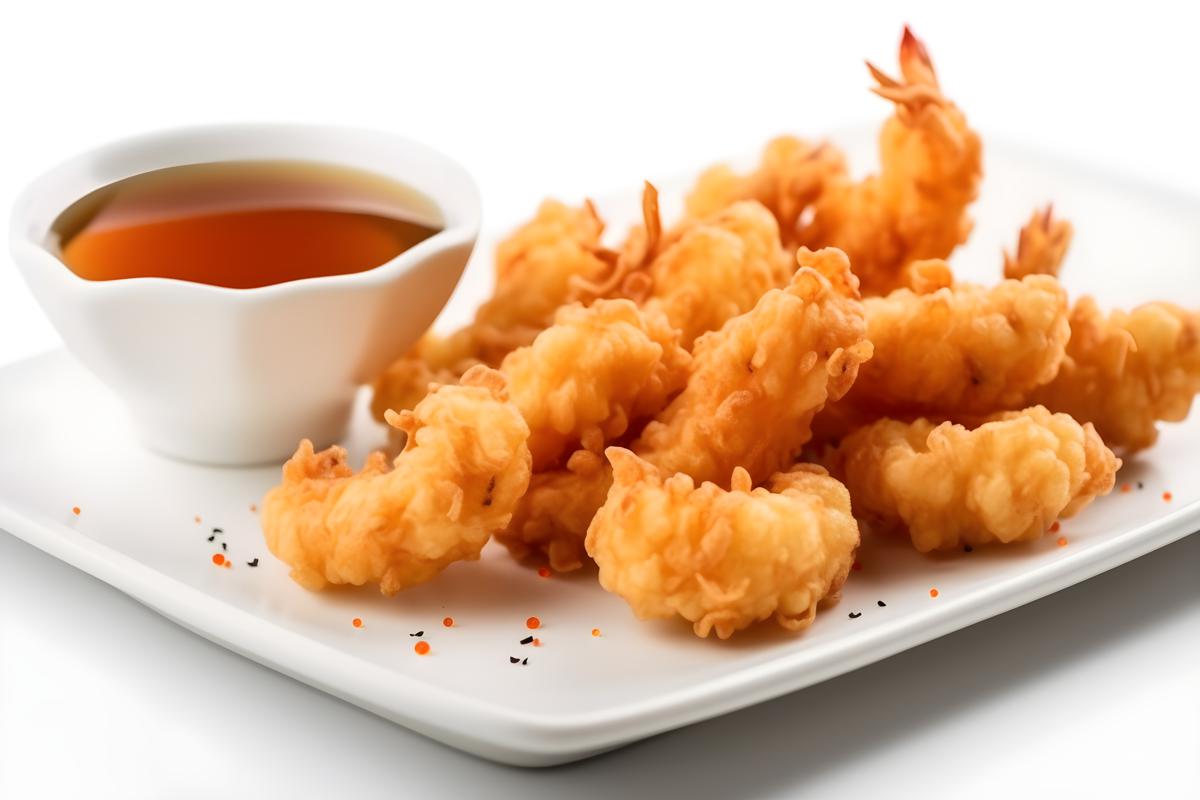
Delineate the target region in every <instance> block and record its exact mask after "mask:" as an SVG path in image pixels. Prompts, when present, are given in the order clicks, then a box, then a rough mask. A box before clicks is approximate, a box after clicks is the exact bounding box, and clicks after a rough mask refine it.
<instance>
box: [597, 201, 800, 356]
mask: <svg viewBox="0 0 1200 800" xmlns="http://www.w3.org/2000/svg"><path fill="white" fill-rule="evenodd" d="M642 216H643V222H642V225H641V226H639V227H635V228H634V229H633V231H632V232H631V233H630V235H629V239H628V240H627V241H626V242H625V245H624V247H623V248H622V249H621V252H619V253H616V254H612V255H610V256H609V260H610V261H612V264H613V267H612V269H611V271H610V272H609V274H608V275H607V276H605V278H604V279H603V280H601V281H585V280H582V279H580V280H576V281H575V282H574V283H575V286H576V288H577V290H578V292H579V296H580V298H581V299H584V300H587V299H588V298H592V297H628V298H630V299H633V300H636V301H637V302H638V303H641V304H643V305H645V306H647V307H652V308H656V309H658V310H660V311H662V312H663V313H664V314H666V316H667V319H669V320H670V322H671V324H672V325H673V326H675V327H676V328H678V329H679V330H680V334H681V341H682V343H683V346H684V347H686V348H690V347H691V346H692V343H693V342H694V341H695V339H696V337H698V336H700V334H702V333H705V332H707V331H710V330H716V329H717V328H719V327H721V325H723V324H724V323H725V321H726V320H727V319H729V318H730V317H734V316H737V315H738V314H741V313H742V312H744V311H748V310H750V309H751V308H752V307H753V306H754V304H755V302H757V301H758V298H759V297H761V296H762V294H763V293H764V292H766V291H767V290H768V289H774V288H777V287H780V286H784V285H785V284H787V282H788V280H789V279H790V278H791V276H792V272H794V271H795V267H794V261H793V258H792V257H791V256H790V255H788V252H787V251H786V250H785V249H784V247H783V244H782V243H781V242H780V239H779V225H778V223H777V222H776V221H775V218H774V217H773V216H771V213H770V212H769V211H768V210H767V209H766V208H764V207H763V206H762V205H761V204H760V203H757V202H753V201H745V202H734V203H732V204H730V205H728V206H725V207H722V208H720V209H718V210H716V211H715V212H714V213H713V214H712V215H710V216H708V217H705V218H703V219H689V220H685V221H684V222H683V223H682V224H680V225H678V226H677V227H676V228H674V229H672V230H671V231H668V232H665V233H664V232H663V230H662V220H661V219H660V218H659V213H658V190H657V189H655V188H654V186H653V185H651V184H650V183H647V184H646V187H645V190H644V192H643V195H642Z"/></svg>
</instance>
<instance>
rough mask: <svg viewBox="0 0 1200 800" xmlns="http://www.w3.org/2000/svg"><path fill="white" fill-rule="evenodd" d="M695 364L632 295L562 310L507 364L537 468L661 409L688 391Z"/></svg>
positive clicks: (665, 326) (656, 316) (504, 365)
mask: <svg viewBox="0 0 1200 800" xmlns="http://www.w3.org/2000/svg"><path fill="white" fill-rule="evenodd" d="M690 361H691V358H690V356H689V355H688V353H687V351H686V350H684V349H683V348H682V347H680V346H679V332H678V331H676V330H675V329H674V328H672V327H671V325H670V324H669V323H668V322H667V320H666V318H665V317H664V316H663V315H662V314H659V313H657V312H655V311H653V310H646V311H642V310H641V309H639V308H638V307H637V306H636V305H635V304H634V303H633V302H632V301H630V300H597V301H596V302H595V303H593V304H592V305H591V306H588V307H587V308H585V307H583V306H582V305H579V304H578V303H575V304H572V305H568V306H563V307H562V308H560V309H559V310H558V313H557V314H556V315H555V319H554V324H553V325H552V326H550V327H549V328H547V329H546V330H544V331H542V332H541V333H540V334H538V337H537V338H536V339H534V341H533V344H531V345H529V346H528V347H521V348H518V349H516V350H514V351H513V352H511V353H509V354H508V355H507V356H506V357H505V359H504V362H503V363H502V364H501V366H500V369H501V371H502V372H503V373H504V374H505V375H506V376H507V377H508V383H509V390H510V392H511V394H512V399H513V402H514V403H516V405H517V408H519V409H521V413H522V414H523V415H524V417H525V421H526V422H528V423H529V428H530V431H531V434H530V438H529V449H530V451H531V452H532V453H533V467H534V470H535V471H540V470H543V469H545V468H547V467H549V466H551V465H553V464H554V463H555V462H557V461H558V460H559V458H560V457H561V456H562V455H563V454H564V453H565V452H566V451H567V449H568V448H570V447H571V446H572V445H577V444H578V443H579V442H581V441H583V440H585V439H587V438H589V436H590V437H599V441H601V442H608V441H611V440H613V439H616V438H617V437H619V436H621V435H622V434H624V433H625V432H626V430H628V428H629V424H630V422H631V421H635V420H639V419H646V418H648V417H651V416H653V415H654V414H657V413H658V412H659V411H660V410H662V408H663V407H664V406H665V405H666V404H667V400H668V399H669V398H670V397H671V396H672V395H673V394H675V393H676V392H678V391H679V390H680V389H682V388H683V384H684V382H685V381H686V380H687V370H688V364H689V362H690ZM597 449H599V448H597Z"/></svg>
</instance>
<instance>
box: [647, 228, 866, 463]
mask: <svg viewBox="0 0 1200 800" xmlns="http://www.w3.org/2000/svg"><path fill="white" fill-rule="evenodd" d="M797 259H798V261H799V263H800V265H801V268H800V269H799V270H797V272H796V274H795V276H794V277H793V278H792V282H791V284H789V285H788V286H787V287H786V288H784V289H772V290H771V291H769V292H767V293H766V294H765V295H763V296H762V298H761V299H760V300H759V301H758V303H757V304H756V305H755V306H754V308H753V309H751V310H750V311H748V312H746V313H745V314H742V315H741V316H738V317H734V318H733V319H731V320H729V322H727V323H725V326H724V327H722V328H721V329H720V330H719V331H713V332H712V333H709V334H706V335H705V336H702V337H701V338H700V339H698V340H697V341H696V346H695V348H694V349H693V352H692V358H693V365H692V374H691V377H689V378H688V383H687V386H686V387H685V388H684V390H683V392H682V393H680V395H679V396H678V397H676V398H675V400H674V401H672V403H671V404H670V405H669V406H668V407H667V408H666V410H665V411H663V413H662V414H660V415H659V416H658V417H657V418H656V419H655V420H654V421H652V422H650V423H649V424H648V425H647V426H646V428H645V430H643V432H642V435H641V437H640V438H639V439H638V440H637V442H635V443H634V445H633V449H634V451H635V452H637V453H638V454H639V455H640V456H642V457H643V458H645V459H646V460H648V461H650V462H651V463H653V464H655V465H656V466H658V467H659V468H660V469H662V470H663V471H664V472H666V473H667V474H673V473H676V472H683V473H686V474H687V475H690V476H691V477H692V478H693V479H694V480H696V481H701V482H703V481H712V482H714V483H718V482H724V481H726V480H728V478H729V475H730V474H731V473H732V472H733V468H734V467H743V468H745V469H746V470H747V471H748V472H749V474H750V477H751V480H753V481H756V482H759V481H763V480H765V479H766V478H767V477H769V476H770V475H771V474H772V473H774V472H777V471H779V470H780V469H783V468H785V467H786V466H788V465H789V464H791V463H792V462H793V461H795V457H796V455H797V453H798V452H799V450H800V448H801V447H802V446H803V445H804V443H805V442H807V441H808V439H809V438H810V436H811V430H810V424H811V422H812V418H813V415H814V414H816V413H817V412H818V411H820V410H821V408H822V407H823V406H824V405H825V403H826V402H827V401H829V400H836V399H837V398H839V397H841V396H842V395H843V394H844V393H845V392H846V390H847V389H848V388H849V387H850V385H851V384H852V383H853V382H854V379H855V376H857V374H858V369H859V364H861V363H862V362H864V361H866V360H867V359H868V358H870V357H871V343H870V342H869V341H867V339H866V327H867V326H866V322H865V320H864V318H863V308H862V303H860V302H859V300H858V299H857V282H856V281H855V278H854V276H853V274H852V273H851V272H850V265H849V263H848V262H847V261H846V257H845V255H844V254H843V253H841V252H839V251H837V250H833V249H828V250H822V251H820V252H817V253H811V252H809V251H808V250H804V249H802V250H801V251H800V252H799V254H798V255H797Z"/></svg>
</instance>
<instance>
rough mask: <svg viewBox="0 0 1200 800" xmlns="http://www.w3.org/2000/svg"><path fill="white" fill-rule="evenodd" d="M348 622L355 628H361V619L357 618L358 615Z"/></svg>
mask: <svg viewBox="0 0 1200 800" xmlns="http://www.w3.org/2000/svg"><path fill="white" fill-rule="evenodd" d="M350 624H351V625H353V626H354V627H356V628H361V627H362V620H361V619H359V618H358V617H355V618H354V619H352V620H350Z"/></svg>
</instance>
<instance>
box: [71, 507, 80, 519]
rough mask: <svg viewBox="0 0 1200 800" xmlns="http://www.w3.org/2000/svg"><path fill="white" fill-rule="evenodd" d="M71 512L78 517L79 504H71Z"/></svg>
mask: <svg viewBox="0 0 1200 800" xmlns="http://www.w3.org/2000/svg"><path fill="white" fill-rule="evenodd" d="M71 513H72V514H74V515H75V516H77V517H78V516H79V506H71Z"/></svg>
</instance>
